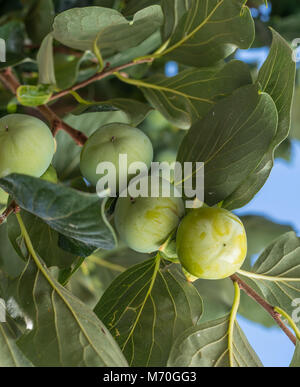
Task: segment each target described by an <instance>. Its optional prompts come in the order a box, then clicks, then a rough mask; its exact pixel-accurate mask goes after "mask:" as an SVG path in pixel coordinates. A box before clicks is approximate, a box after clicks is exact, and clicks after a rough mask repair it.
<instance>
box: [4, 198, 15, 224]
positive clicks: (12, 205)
mask: <svg viewBox="0 0 300 387" xmlns="http://www.w3.org/2000/svg"><path fill="white" fill-rule="evenodd" d="M19 211H20V207H19V206H18V205H17V203H16V202H15V201H14V200H13V201H12V202H11V203H10V205H9V206H8V207H7V208H6V210H5V211H4V212H3V213H2V214H1V215H0V224H2V223H3V222H4V221H5V220H6V219H7V218H8V217H9V215H10V214H12V213H16V212H19Z"/></svg>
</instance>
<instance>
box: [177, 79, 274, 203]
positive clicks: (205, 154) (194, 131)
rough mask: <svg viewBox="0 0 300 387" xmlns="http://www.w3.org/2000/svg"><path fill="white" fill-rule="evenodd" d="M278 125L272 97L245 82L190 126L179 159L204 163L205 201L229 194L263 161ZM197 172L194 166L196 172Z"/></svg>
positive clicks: (216, 200)
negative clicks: (245, 84)
mask: <svg viewBox="0 0 300 387" xmlns="http://www.w3.org/2000/svg"><path fill="white" fill-rule="evenodd" d="M262 128H263V130H262ZM276 128H277V111H276V106H275V104H274V102H273V100H272V98H271V97H270V96H269V95H268V94H266V93H261V92H259V90H258V89H257V86H255V85H253V86H245V87H242V88H240V89H239V90H237V91H236V92H235V93H233V94H232V95H231V96H229V97H227V98H225V99H223V100H222V101H220V102H219V103H218V104H217V105H216V106H215V107H214V108H213V109H212V110H210V112H209V113H208V114H207V115H206V116H205V118H204V119H203V120H201V121H197V122H196V123H195V124H194V125H193V126H192V127H191V129H190V130H189V132H188V134H187V135H186V137H185V138H184V140H183V142H182V144H181V146H180V149H179V152H178V156H177V159H178V161H180V162H181V163H184V162H193V163H195V162H196V161H199V162H203V163H204V173H205V187H204V189H205V202H206V203H207V204H208V205H214V204H217V203H219V202H220V201H222V200H224V199H225V198H227V197H228V196H229V195H230V194H231V193H232V192H233V191H234V190H235V189H236V188H237V187H239V185H240V184H241V183H242V182H243V181H244V180H245V178H246V176H248V175H249V173H250V172H251V171H253V170H254V169H255V167H256V166H257V165H258V164H259V163H260V161H261V159H262V158H263V157H264V155H265V153H266V152H267V151H268V149H269V147H270V143H271V142H272V139H273V137H274V135H275V132H276ZM196 172H197V171H196V170H195V167H194V170H193V175H194V174H195V173H196Z"/></svg>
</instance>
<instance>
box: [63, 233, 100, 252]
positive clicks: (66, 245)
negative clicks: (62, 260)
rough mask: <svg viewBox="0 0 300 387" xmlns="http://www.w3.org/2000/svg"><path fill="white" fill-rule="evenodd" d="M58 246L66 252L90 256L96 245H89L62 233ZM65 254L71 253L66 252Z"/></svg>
mask: <svg viewBox="0 0 300 387" xmlns="http://www.w3.org/2000/svg"><path fill="white" fill-rule="evenodd" d="M58 246H59V247H60V248H61V249H63V250H64V251H65V252H69V253H70V254H73V255H76V256H78V257H84V258H85V257H88V256H90V255H91V254H92V253H93V252H94V251H95V247H94V246H89V245H87V244H85V243H82V242H79V241H77V240H76V239H72V238H68V237H66V236H65V235H62V234H59V235H58ZM65 255H69V254H67V253H65Z"/></svg>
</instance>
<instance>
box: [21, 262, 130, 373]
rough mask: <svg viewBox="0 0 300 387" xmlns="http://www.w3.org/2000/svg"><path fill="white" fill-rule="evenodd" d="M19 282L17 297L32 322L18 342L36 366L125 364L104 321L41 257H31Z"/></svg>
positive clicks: (111, 365)
mask: <svg viewBox="0 0 300 387" xmlns="http://www.w3.org/2000/svg"><path fill="white" fill-rule="evenodd" d="M18 285H19V286H18V289H19V297H18V300H19V302H20V303H21V306H22V307H23V308H24V311H25V312H26V314H27V315H28V317H29V318H30V319H31V320H32V322H33V329H32V330H30V331H29V332H27V333H26V334H25V335H23V336H22V337H21V338H20V339H19V340H18V346H19V347H20V348H21V350H22V351H23V352H24V354H25V355H26V356H27V357H28V358H29V359H30V360H31V361H32V363H33V364H34V365H35V366H39V367H41V366H48V367H49V366H50V367H51V366H52V367H55V366H56V367H59V366H64V367H79V366H87V367H88V366H97V367H99V366H100V367H101V366H102V367H103V366H110V367H113V366H126V361H125V359H124V357H123V356H122V354H121V352H120V349H119V348H118V346H117V345H116V343H115V342H114V340H113V338H112V337H111V335H110V333H109V332H108V330H107V329H106V328H105V327H104V325H103V324H102V323H101V321H100V320H99V319H98V318H97V317H96V316H95V314H94V313H93V312H92V310H91V309H89V308H88V307H87V306H86V305H85V304H83V303H82V302H81V301H80V300H79V299H77V298H76V297H75V296H73V295H72V294H71V293H70V292H69V291H68V290H66V289H65V288H64V287H63V286H61V285H60V284H59V283H58V282H57V281H56V280H55V279H54V277H53V276H52V274H51V273H50V272H49V270H48V269H47V268H46V267H45V266H44V264H43V262H42V260H41V259H40V258H39V257H37V256H35V257H31V258H30V259H29V260H28V263H27V266H26V269H25V271H24V272H23V273H22V275H21V277H20V279H19V284H18Z"/></svg>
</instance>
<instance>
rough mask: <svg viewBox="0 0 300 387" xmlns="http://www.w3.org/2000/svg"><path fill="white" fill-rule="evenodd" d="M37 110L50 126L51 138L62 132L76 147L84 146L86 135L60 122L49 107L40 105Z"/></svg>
mask: <svg viewBox="0 0 300 387" xmlns="http://www.w3.org/2000/svg"><path fill="white" fill-rule="evenodd" d="M37 109H38V110H39V112H40V113H41V114H42V115H43V116H44V117H45V118H46V119H47V121H49V123H50V124H51V129H52V134H53V136H55V135H56V133H57V132H58V131H59V130H64V131H65V132H67V133H68V134H69V135H70V136H71V137H72V138H73V140H74V141H75V142H76V144H77V145H80V146H83V145H84V144H85V142H86V140H87V137H86V135H85V134H84V133H82V132H80V131H79V130H77V129H74V128H72V127H71V126H70V125H68V124H67V123H65V122H64V121H63V120H61V119H60V118H59V117H58V115H57V114H56V113H55V112H54V111H53V110H52V109H50V108H49V106H47V105H41V106H37Z"/></svg>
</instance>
